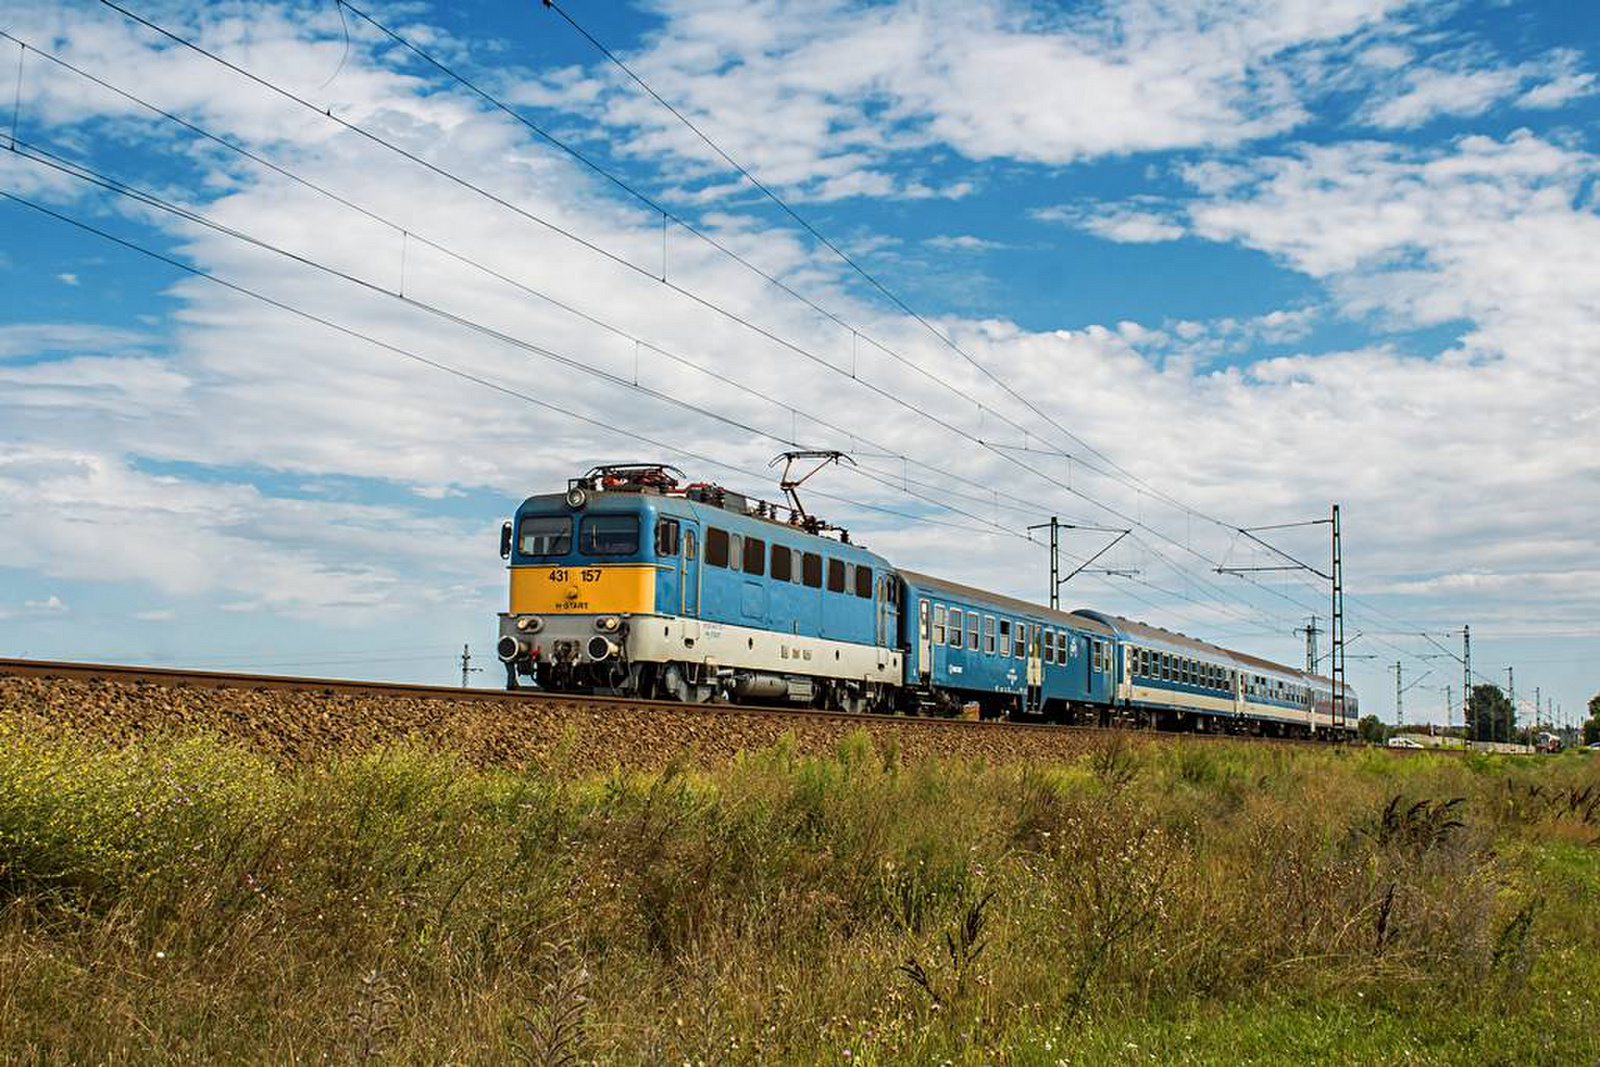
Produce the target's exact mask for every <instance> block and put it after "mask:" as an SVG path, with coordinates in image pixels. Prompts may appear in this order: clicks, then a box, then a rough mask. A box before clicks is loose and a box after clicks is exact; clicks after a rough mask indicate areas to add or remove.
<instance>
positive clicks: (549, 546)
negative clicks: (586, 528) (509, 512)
mask: <svg viewBox="0 0 1600 1067" xmlns="http://www.w3.org/2000/svg"><path fill="white" fill-rule="evenodd" d="M517 551H518V552H521V553H522V554H523V555H524V556H564V555H566V554H567V553H568V552H570V551H572V520H571V519H569V518H567V517H566V516H565V515H551V516H537V515H535V516H529V517H528V518H526V519H523V520H522V530H521V532H520V534H519V535H518V537H517Z"/></svg>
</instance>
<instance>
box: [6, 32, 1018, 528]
mask: <svg viewBox="0 0 1600 1067" xmlns="http://www.w3.org/2000/svg"><path fill="white" fill-rule="evenodd" d="M0 39H5V40H12V41H17V43H18V44H21V45H23V46H24V47H30V48H32V49H33V51H34V53H35V54H36V55H38V56H40V57H41V58H43V59H45V60H47V61H48V62H51V63H53V64H55V65H57V66H59V67H61V68H62V69H64V70H67V71H69V72H71V73H72V74H75V75H77V76H78V77H81V78H83V79H85V80H87V81H89V82H91V83H93V84H95V85H97V86H99V87H101V88H103V89H105V90H107V91H108V92H111V93H114V94H116V95H118V96H120V97H122V98H123V99H125V100H127V101H129V102H130V103H133V104H135V105H137V106H139V107H142V108H144V109H146V110H148V111H150V112H151V113H152V114H155V115H158V116H160V117H161V118H163V119H165V120H167V121H170V122H172V123H174V124H175V125H177V126H179V127H181V128H183V129H185V130H187V131H189V132H191V133H193V134H195V135H196V136H198V137H202V138H204V139H206V140H208V141H210V142H212V143H214V144H216V145H218V146H220V147H222V148H225V149H227V150H228V151H230V152H233V153H235V154H237V155H239V156H241V157H242V158H244V159H247V160H249V161H251V162H252V163H255V164H257V165H258V166H261V167H263V168H265V169H267V170H269V171H271V172H272V173H275V174H277V175H279V176H281V177H283V178H286V179H288V180H289V181H292V182H294V183H295V184H297V185H300V186H301V187H303V188H306V189H308V190H310V191H312V192H314V193H316V194H318V195H320V196H323V197H325V198H327V199H328V200H330V201H332V202H333V203H336V204H339V205H340V206H342V207H345V208H347V209H349V210H351V211H354V212H356V213H357V214H359V215H361V216H363V217H364V218H367V219H369V220H371V221H373V222H376V223H378V224H380V225H383V226H387V227H389V228H391V229H393V230H394V232H395V233H396V234H399V235H401V236H402V237H403V238H407V239H409V240H412V241H416V242H417V243H419V244H422V245H425V246H426V247H428V248H430V249H432V250H434V251H436V252H439V253H440V254H442V255H444V256H446V257H448V258H450V259H452V260H454V261H455V262H458V263H460V264H462V265H463V266H467V267H470V268H472V269H474V270H477V271H479V272H481V273H483V274H484V275H485V276H487V277H491V278H494V279H495V280H497V281H500V282H503V283H505V284H507V285H510V286H512V287H513V288H516V289H518V290H519V291H521V292H523V293H526V294H527V295H529V296H532V297H535V298H537V299H539V300H541V301H544V302H546V303H548V304H550V305H551V306H553V307H556V308H559V309H560V310H562V311H564V312H566V313H568V314H570V315H573V316H574V317H576V318H579V319H581V320H583V321H584V322H587V323H589V324H591V325H594V326H597V327H599V328H601V329H604V330H606V331H607V332H610V333H612V334H614V335H616V336H618V337H621V338H623V339H625V340H627V341H629V342H630V343H632V344H634V345H636V346H639V347H642V348H648V349H649V350H650V351H651V352H654V353H656V354H658V355H661V356H664V357H666V358H667V359H670V360H672V361H673V362H675V363H678V364H680V365H682V366H685V367H689V368H690V369H692V370H695V371H697V372H699V373H701V374H705V375H706V376H708V377H710V378H712V379H713V380H715V381H717V382H719V383H720V384H723V385H727V386H729V387H731V388H734V389H738V390H739V391H741V392H743V393H745V394H747V395H749V396H753V397H756V398H758V399H760V400H763V401H765V402H767V403H770V404H773V405H775V406H777V407H780V408H783V409H785V410H787V411H789V412H791V413H793V414H796V415H800V416H803V417H804V418H805V419H807V420H808V421H810V422H813V423H815V424H817V425H818V426H821V427H823V428H824V429H827V430H831V431H833V432H835V433H837V434H839V435H840V436H841V437H845V438H850V439H851V440H852V441H859V442H863V443H865V444H867V445H868V446H870V447H873V448H878V449H887V448H888V446H886V445H881V444H877V443H876V442H874V441H873V440H872V439H871V438H870V437H868V436H866V435H863V434H861V433H860V432H858V431H855V430H852V429H849V428H847V427H844V426H840V425H838V424H837V423H834V422H832V421H831V420H829V419H827V418H825V417H823V416H820V415H818V414H816V413H815V412H811V411H806V410H803V409H800V408H797V407H795V406H794V405H793V404H792V403H790V402H789V401H785V400H780V399H778V398H777V397H774V396H772V395H770V394H768V393H766V392H764V391H762V390H759V389H755V388H752V387H751V386H748V385H746V384H744V383H742V382H740V381H738V380H737V379H735V378H733V377H732V376H730V375H727V374H724V373H722V372H720V371H717V370H716V369H715V368H712V367H709V366H707V365H706V364H704V363H700V362H696V361H694V360H692V359H690V358H688V357H685V356H682V355H680V354H678V353H677V352H675V351H673V350H672V349H669V348H667V347H666V346H664V345H662V344H660V343H659V342H655V341H651V340H648V339H646V338H644V337H642V336H640V335H638V334H636V333H633V332H632V331H629V330H626V329H623V328H622V327H619V326H617V325H616V324H614V323H612V322H609V321H607V320H605V319H603V318H601V317H599V316H598V315H596V314H594V313H592V312H588V311H585V310H584V309H582V308H580V307H578V306H576V305H574V304H572V303H570V302H568V301H564V300H562V299H560V298H558V297H555V296H553V295H551V294H549V293H547V292H544V291H543V290H540V289H537V288H535V287H533V286H531V285H528V284H527V283H525V282H523V281H520V280H519V279H516V278H513V277H511V276H509V275H507V274H505V273H504V272H502V271H500V270H497V269H495V268H493V267H490V266H488V265H487V264H485V263H482V262H481V261H479V260H476V259H473V258H472V257H470V256H467V255H465V254H463V253H461V252H458V251H456V250H455V249H453V248H450V247H449V246H447V245H444V244H442V243H440V242H437V241H434V240H432V239H430V238H428V237H426V236H425V235H422V234H419V233H417V232H416V231H415V230H412V229H410V228H408V227H407V226H405V225H402V224H401V223H399V222H397V221H395V220H393V219H391V218H389V217H388V216H385V215H383V214H381V213H379V212H377V211H375V210H373V209H370V208H368V207H366V206H364V205H362V204H359V203H356V202H355V201H353V200H351V199H349V198H348V197H345V196H342V195H340V194H339V193H336V192H334V191H332V190H331V189H328V188H327V187H326V186H324V185H322V184H320V183H318V182H315V181H313V180H311V179H309V178H306V177H305V176H304V175H302V174H299V173H298V172H296V171H294V170H293V169H291V168H289V167H286V166H283V165H281V164H279V163H277V162H275V161H274V160H272V159H270V158H268V157H267V156H266V155H264V154H262V153H260V152H256V151H253V150H251V149H249V148H246V147H244V146H243V145H240V144H236V143H234V142H233V141H231V140H229V139H227V138H225V137H222V136H220V135H218V134H216V133H213V132H212V131H210V130H208V129H206V128H205V127H203V126H200V125H198V124H196V123H193V122H190V121H188V120H187V119H184V118H183V117H181V116H179V115H177V114H175V113H173V112H171V111H168V110H166V109H164V108H162V107H159V106H158V105H156V104H153V103H151V102H150V101H149V100H146V99H144V98H143V97H140V96H138V95H137V94H134V93H132V92H129V91H128V90H126V89H124V88H122V87H121V86H119V85H117V84H115V83H114V82H111V81H110V80H108V79H105V78H102V77H100V76H98V75H96V74H94V73H92V72H90V71H87V70H85V69H83V68H82V67H79V66H77V65H75V64H73V63H71V62H68V61H67V60H65V59H62V58H61V57H59V56H57V55H54V54H53V53H50V52H48V51H45V50H42V49H40V48H38V46H37V45H30V44H27V43H26V42H22V41H19V40H18V39H17V38H15V37H13V36H12V35H11V34H9V33H7V32H6V31H4V30H0ZM32 147H34V148H38V146H32ZM57 158H59V157H57ZM400 292H401V293H402V295H403V293H404V287H403V285H402V287H401V290H400ZM637 382H638V378H637V373H636V374H635V378H634V383H635V384H637ZM852 454H856V455H859V454H860V453H859V452H856V451H855V450H853V449H852ZM884 456H885V457H886V458H894V459H900V460H904V461H908V462H911V463H915V464H916V465H917V466H918V467H921V468H923V469H926V470H928V471H930V472H932V473H934V474H937V475H939V476H941V477H944V478H948V479H951V480H953V481H958V482H962V483H965V484H968V485H971V486H974V487H976V488H982V489H988V488H989V487H987V486H984V485H983V484H982V483H980V482H977V481H976V480H974V479H971V478H968V477H966V476H964V475H961V474H959V473H957V472H954V471H951V470H948V469H945V468H942V467H938V466H934V465H932V464H929V463H927V462H926V461H923V460H919V459H916V458H914V457H911V456H908V455H906V454H905V453H903V452H887V451H886V452H884ZM864 469H866V470H868V471H871V472H873V473H876V474H878V475H879V476H880V477H884V478H888V477H899V476H894V475H891V474H890V472H886V471H881V470H878V469H876V468H870V467H869V468H864ZM901 480H902V481H908V483H909V484H913V485H918V486H920V487H922V488H940V487H938V486H935V485H933V484H932V483H928V482H925V481H920V480H916V479H906V478H901ZM942 491H944V492H946V493H948V494H949V495H952V496H957V497H961V498H963V499H967V500H969V501H972V502H980V503H987V502H988V499H987V498H979V497H976V496H971V495H968V494H961V493H956V492H954V491H952V490H949V489H948V488H945V489H943V490H942ZM1007 499H1008V500H1015V501H1018V502H1019V503H1018V504H1008V505H1007V506H1008V507H1012V508H1020V507H1022V506H1023V504H1022V503H1020V502H1021V501H1022V498H1019V497H1011V496H1009V495H1007ZM1026 513H1027V514H1030V515H1034V514H1038V506H1037V504H1036V503H1028V504H1027V505H1026Z"/></svg>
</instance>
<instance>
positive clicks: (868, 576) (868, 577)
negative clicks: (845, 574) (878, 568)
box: [856, 566, 872, 600]
mask: <svg viewBox="0 0 1600 1067" xmlns="http://www.w3.org/2000/svg"><path fill="white" fill-rule="evenodd" d="M856 596H858V597H860V598H861V599H862V600H871V599H872V568H871V567H859V566H858V567H857V568H856Z"/></svg>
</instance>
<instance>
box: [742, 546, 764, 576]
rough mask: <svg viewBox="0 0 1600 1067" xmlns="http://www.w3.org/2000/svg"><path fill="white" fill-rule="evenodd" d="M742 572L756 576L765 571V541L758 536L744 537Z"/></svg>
mask: <svg viewBox="0 0 1600 1067" xmlns="http://www.w3.org/2000/svg"><path fill="white" fill-rule="evenodd" d="M744 572H745V573H746V574H754V575H756V576H757V577H760V576H761V575H763V574H765V573H767V543H766V542H765V541H763V540H762V539H761V538H759V537H746V538H745V539H744Z"/></svg>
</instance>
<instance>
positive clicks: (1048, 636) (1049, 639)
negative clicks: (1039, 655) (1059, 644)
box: [1044, 630, 1056, 663]
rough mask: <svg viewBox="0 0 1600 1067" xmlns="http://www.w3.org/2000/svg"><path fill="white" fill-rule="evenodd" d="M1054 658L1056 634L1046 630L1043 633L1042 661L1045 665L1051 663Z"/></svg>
mask: <svg viewBox="0 0 1600 1067" xmlns="http://www.w3.org/2000/svg"><path fill="white" fill-rule="evenodd" d="M1055 658H1056V632H1055V631H1054V630H1046V631H1045V632H1044V661H1045V662H1046V663H1053V662H1054V661H1055Z"/></svg>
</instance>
